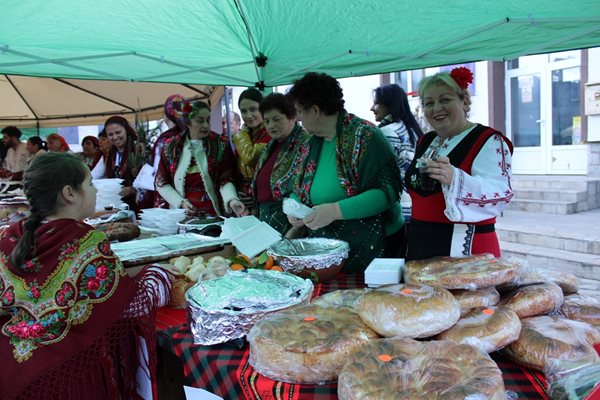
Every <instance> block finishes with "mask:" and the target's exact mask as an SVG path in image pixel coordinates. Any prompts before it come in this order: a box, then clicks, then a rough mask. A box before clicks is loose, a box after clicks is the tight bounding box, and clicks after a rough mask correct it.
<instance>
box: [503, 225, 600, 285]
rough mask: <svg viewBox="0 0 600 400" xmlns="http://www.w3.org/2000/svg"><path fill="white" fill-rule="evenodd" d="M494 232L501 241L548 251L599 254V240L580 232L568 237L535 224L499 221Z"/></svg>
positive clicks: (566, 234)
mask: <svg viewBox="0 0 600 400" xmlns="http://www.w3.org/2000/svg"><path fill="white" fill-rule="evenodd" d="M599 223H600V221H599ZM582 233H584V232H582ZM496 234H497V235H498V239H500V240H501V241H503V242H511V243H520V244H526V245H530V246H539V247H545V248H547V249H549V251H550V249H554V250H564V251H573V252H576V253H584V254H593V255H597V256H600V240H598V238H597V237H595V236H593V235H585V234H582V235H577V237H576V236H574V235H571V237H569V236H568V233H561V232H555V231H552V230H551V231H549V230H547V229H544V228H540V227H537V226H531V227H525V228H523V227H521V228H515V227H511V226H503V225H502V224H501V223H499V224H498V225H497V226H496ZM598 279H600V276H599V277H598Z"/></svg>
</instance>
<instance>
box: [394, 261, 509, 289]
mask: <svg viewBox="0 0 600 400" xmlns="http://www.w3.org/2000/svg"><path fill="white" fill-rule="evenodd" d="M520 268H521V267H520V265H519V264H517V263H515V262H512V261H509V260H506V259H503V258H494V257H493V256H492V255H491V254H484V255H477V256H469V257H460V258H453V257H436V258H431V259H428V260H418V261H409V262H407V263H406V266H405V268H404V281H405V282H407V283H423V284H426V285H435V286H440V287H443V288H445V289H470V290H475V289H480V288H484V287H489V286H496V285H500V284H502V283H506V282H511V281H513V280H515V279H517V277H518V276H519V270H520Z"/></svg>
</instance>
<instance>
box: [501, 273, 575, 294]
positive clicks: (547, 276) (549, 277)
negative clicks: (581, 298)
mask: <svg viewBox="0 0 600 400" xmlns="http://www.w3.org/2000/svg"><path fill="white" fill-rule="evenodd" d="M547 282H554V283H556V284H557V285H558V286H560V288H561V289H562V291H563V294H572V293H577V292H578V291H579V280H578V279H577V277H576V276H575V275H573V274H571V273H570V272H566V271H556V270H554V269H550V268H547V269H546V268H543V269H542V268H532V267H527V268H523V269H522V270H521V273H520V274H519V279H517V280H516V281H515V282H511V283H508V284H504V285H500V286H499V287H498V291H499V292H500V293H506V292H511V291H513V290H515V289H516V288H517V287H519V286H526V285H531V284H533V283H547Z"/></svg>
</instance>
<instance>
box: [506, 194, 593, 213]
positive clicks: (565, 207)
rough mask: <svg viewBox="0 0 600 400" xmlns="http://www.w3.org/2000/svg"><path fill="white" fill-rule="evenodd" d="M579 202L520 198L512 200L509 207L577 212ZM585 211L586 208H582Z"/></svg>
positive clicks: (537, 211) (527, 209)
mask: <svg viewBox="0 0 600 400" xmlns="http://www.w3.org/2000/svg"><path fill="white" fill-rule="evenodd" d="M577 205H578V203H575V202H568V201H549V200H530V199H518V198H514V199H512V200H511V202H510V204H509V205H508V208H509V209H510V210H520V211H527V212H534V213H549V214H563V215H566V214H574V213H575V212H577ZM582 211H585V210H582Z"/></svg>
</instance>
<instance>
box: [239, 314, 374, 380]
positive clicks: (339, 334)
mask: <svg viewBox="0 0 600 400" xmlns="http://www.w3.org/2000/svg"><path fill="white" fill-rule="evenodd" d="M377 338H378V336H377V334H376V333H375V332H373V331H372V330H371V329H370V328H369V327H368V326H367V325H365V323H364V322H363V321H362V320H361V319H360V317H359V316H358V315H357V314H356V313H354V312H353V311H351V310H349V309H347V308H339V309H338V308H330V307H319V306H314V305H311V306H302V307H293V308H290V309H286V310H283V311H279V312H277V313H275V314H271V315H268V316H266V317H264V318H262V319H261V320H260V321H258V322H257V323H256V325H254V327H253V328H252V329H251V330H250V332H249V333H248V336H247V339H248V342H249V343H250V356H249V362H250V365H252V367H254V369H255V370H257V371H258V372H259V373H261V374H262V375H264V376H266V377H268V378H271V379H275V380H278V381H283V382H292V383H311V384H323V383H326V382H330V381H335V380H337V378H338V375H339V373H340V371H341V369H342V367H343V366H344V363H345V362H346V360H347V359H348V357H349V356H350V354H352V353H353V352H354V351H356V350H357V349H359V348H361V347H362V346H363V345H365V344H366V343H367V342H369V341H371V340H374V339H377Z"/></svg>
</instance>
